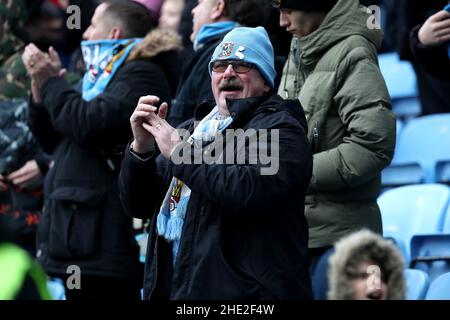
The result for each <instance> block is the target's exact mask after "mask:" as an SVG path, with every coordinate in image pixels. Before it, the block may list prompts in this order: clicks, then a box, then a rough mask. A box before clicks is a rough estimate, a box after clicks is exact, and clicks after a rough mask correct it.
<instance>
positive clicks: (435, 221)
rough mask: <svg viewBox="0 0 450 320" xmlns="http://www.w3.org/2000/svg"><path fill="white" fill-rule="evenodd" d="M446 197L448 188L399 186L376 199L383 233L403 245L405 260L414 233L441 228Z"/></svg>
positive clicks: (430, 231) (449, 196) (448, 196)
mask: <svg viewBox="0 0 450 320" xmlns="http://www.w3.org/2000/svg"><path fill="white" fill-rule="evenodd" d="M449 199H450V188H449V187H448V186H444V185H438V184H431V185H412V186H404V187H399V188H395V189H392V190H389V191H386V192H385V193H383V194H382V195H381V196H380V197H379V198H378V205H379V206H380V210H381V217H382V221H383V236H385V237H391V238H394V239H395V241H396V242H401V243H403V244H404V246H405V252H404V255H405V260H406V261H407V262H408V261H409V257H410V244H411V238H412V237H413V236H414V235H417V234H433V233H437V232H440V231H441V230H442V227H443V223H444V218H445V210H446V209H447V204H448V202H449Z"/></svg>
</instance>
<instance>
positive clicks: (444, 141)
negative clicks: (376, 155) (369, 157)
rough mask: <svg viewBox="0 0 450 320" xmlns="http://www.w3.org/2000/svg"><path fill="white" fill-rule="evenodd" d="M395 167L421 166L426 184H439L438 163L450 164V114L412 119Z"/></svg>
mask: <svg viewBox="0 0 450 320" xmlns="http://www.w3.org/2000/svg"><path fill="white" fill-rule="evenodd" d="M397 143H398V147H397V149H396V153H395V155H394V159H393V160H392V164H391V166H392V167H395V166H400V167H401V166H405V165H411V164H415V165H419V166H420V167H421V169H422V170H423V177H422V178H423V181H424V182H425V183H435V182H437V180H438V178H437V177H436V171H437V169H438V168H437V164H438V163H439V162H442V161H450V152H449V150H450V114H437V115H430V116H426V117H421V118H417V119H413V120H411V121H410V122H409V123H408V124H407V125H406V126H405V128H404V129H403V130H402V134H401V136H400V137H399V140H398V142H397Z"/></svg>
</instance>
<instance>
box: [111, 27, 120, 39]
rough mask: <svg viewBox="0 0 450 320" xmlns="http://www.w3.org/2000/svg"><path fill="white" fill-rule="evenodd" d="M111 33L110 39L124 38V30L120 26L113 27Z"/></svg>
mask: <svg viewBox="0 0 450 320" xmlns="http://www.w3.org/2000/svg"><path fill="white" fill-rule="evenodd" d="M109 34H110V39H112V40H117V39H120V38H122V30H121V29H120V28H118V27H113V28H112V29H111V32H110V33H109Z"/></svg>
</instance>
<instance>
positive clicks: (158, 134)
mask: <svg viewBox="0 0 450 320" xmlns="http://www.w3.org/2000/svg"><path fill="white" fill-rule="evenodd" d="M158 102H159V98H158V97H156V96H145V97H141V98H140V99H139V102H138V105H137V107H136V109H135V110H134V112H133V114H132V115H131V118H130V123H131V129H132V130H133V136H134V142H133V150H134V151H135V152H137V153H146V152H149V151H151V150H153V148H154V143H155V140H156V143H157V144H158V148H159V150H160V151H161V153H162V154H163V156H164V157H165V158H167V159H169V158H170V156H171V155H172V152H173V150H174V149H175V147H176V146H177V145H178V144H179V143H180V142H181V139H180V136H179V135H178V132H177V131H176V129H175V128H173V127H172V126H171V125H170V124H168V123H167V121H166V120H165V119H166V114H167V108H168V105H167V103H166V102H164V103H162V104H161V106H160V108H159V112H158V114H156V111H157V108H156V107H155V106H154V105H155V104H156V103H158Z"/></svg>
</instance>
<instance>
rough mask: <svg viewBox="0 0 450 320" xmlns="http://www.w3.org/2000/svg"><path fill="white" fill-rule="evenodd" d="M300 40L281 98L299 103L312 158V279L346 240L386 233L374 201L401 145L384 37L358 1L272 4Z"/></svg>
mask: <svg viewBox="0 0 450 320" xmlns="http://www.w3.org/2000/svg"><path fill="white" fill-rule="evenodd" d="M274 4H275V5H277V6H278V7H279V9H280V25H281V26H283V27H285V28H286V29H287V30H288V31H290V32H291V33H292V34H293V35H294V37H293V40H292V44H291V52H290V56H289V59H288V61H287V62H286V65H285V68H284V71H283V77H282V79H281V84H280V87H279V90H278V93H279V94H280V95H281V96H282V97H284V98H289V99H293V98H296V99H299V100H300V103H301V105H302V107H303V109H304V111H305V114H306V118H307V119H308V139H309V141H310V143H311V145H312V152H313V154H314V160H313V163H314V165H313V174H312V178H311V184H310V186H309V190H308V192H307V196H306V207H305V214H306V218H307V219H308V224H309V248H310V257H311V273H314V269H315V265H316V263H317V261H318V260H319V258H320V256H321V255H322V254H323V253H324V252H326V251H327V250H328V249H329V248H330V247H331V246H333V244H334V242H335V241H336V240H338V239H340V238H342V237H343V236H345V235H347V234H349V233H351V232H353V231H356V230H359V229H361V228H363V227H364V228H368V229H370V230H373V231H375V232H377V233H381V231H382V226H381V214H380V210H379V208H378V205H377V202H376V199H377V197H378V195H379V192H380V186H381V184H380V180H381V170H382V169H383V168H385V167H386V166H388V165H389V163H390V161H391V159H392V157H393V153H394V147H395V115H394V113H393V112H392V111H391V101H390V98H389V94H388V91H387V88H386V84H385V81H384V79H383V77H382V75H381V72H380V70H379V68H378V65H377V48H379V46H380V45H381V40H382V32H381V30H377V29H373V30H371V29H369V28H367V21H368V20H369V17H370V14H371V12H369V11H368V10H367V9H366V8H365V7H362V6H360V4H359V1H358V0H314V1H312V0H310V1H307V0H305V1H295V0H281V1H274Z"/></svg>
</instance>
